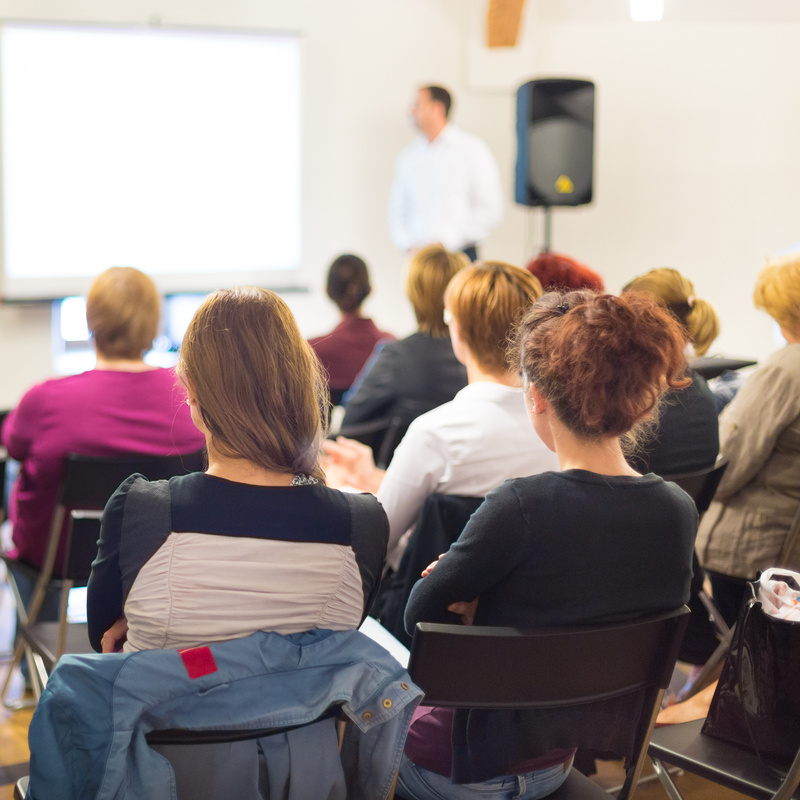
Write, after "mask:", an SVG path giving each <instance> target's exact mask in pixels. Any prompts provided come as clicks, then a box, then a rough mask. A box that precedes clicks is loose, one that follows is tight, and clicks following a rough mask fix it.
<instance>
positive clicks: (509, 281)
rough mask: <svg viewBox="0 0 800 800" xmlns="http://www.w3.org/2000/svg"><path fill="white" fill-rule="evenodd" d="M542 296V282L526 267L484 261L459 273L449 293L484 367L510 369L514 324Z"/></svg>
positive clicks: (458, 319) (472, 349)
mask: <svg viewBox="0 0 800 800" xmlns="http://www.w3.org/2000/svg"><path fill="white" fill-rule="evenodd" d="M541 296H542V285H541V284H540V283H539V281H538V280H537V279H536V278H534V276H533V275H531V273H530V272H528V271H527V270H524V269H522V267H515V266H513V265H512V264H506V263H504V262H502V261H480V262H478V263H477V264H473V265H472V266H471V267H468V268H467V269H465V270H462V271H461V272H459V274H458V275H456V277H455V278H453V280H452V281H451V282H450V285H449V286H448V287H447V292H446V293H445V304H446V305H447V307H448V308H449V309H450V311H451V312H452V314H453V318H454V320H455V321H456V323H457V324H458V333H459V336H460V338H461V340H462V341H463V342H464V344H465V345H466V346H467V347H468V348H469V350H470V352H471V353H472V355H473V356H474V357H475V359H476V361H477V362H478V364H479V365H480V366H481V368H482V369H485V370H487V371H488V372H493V373H500V372H503V373H505V372H508V370H509V364H508V361H507V355H506V354H507V350H508V343H509V339H510V337H511V335H512V333H513V331H514V326H515V325H516V323H517V322H518V321H519V319H520V318H521V317H522V315H523V314H524V313H525V310H526V309H527V308H528V306H530V304H531V303H533V302H534V301H535V300H537V299H538V298H539V297H541Z"/></svg>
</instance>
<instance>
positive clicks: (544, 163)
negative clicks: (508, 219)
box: [514, 78, 594, 206]
mask: <svg viewBox="0 0 800 800" xmlns="http://www.w3.org/2000/svg"><path fill="white" fill-rule="evenodd" d="M593 171H594V84H593V83H592V82H591V81H581V80H572V79H569V78H547V79H544V80H538V81H528V82H527V83H524V84H523V85H522V86H520V87H519V89H517V169H516V176H515V184H514V199H515V200H516V201H517V202H518V203H521V204H522V205H526V206H580V205H583V204H584V203H591V201H592V186H593V179H592V173H593Z"/></svg>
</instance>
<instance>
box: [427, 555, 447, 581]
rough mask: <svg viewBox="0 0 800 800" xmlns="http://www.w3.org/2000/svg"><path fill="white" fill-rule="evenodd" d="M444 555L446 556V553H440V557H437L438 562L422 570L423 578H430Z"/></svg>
mask: <svg viewBox="0 0 800 800" xmlns="http://www.w3.org/2000/svg"><path fill="white" fill-rule="evenodd" d="M443 555H444V553H439V556H438V557H437V559H436V561H431V563H430V564H428V566H427V567H425V569H424V570H422V577H423V578H427V577H428V575H430V574H431V572H433V569H434V567H435V566H436V565H437V564H438V563H439V559H440V558H441V557H442V556H443Z"/></svg>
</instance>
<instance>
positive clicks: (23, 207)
mask: <svg viewBox="0 0 800 800" xmlns="http://www.w3.org/2000/svg"><path fill="white" fill-rule="evenodd" d="M0 101H1V108H0V113H2V117H1V118H0V133H1V135H2V255H3V287H2V294H3V297H4V299H12V300H13V299H37V298H39V299H47V298H57V297H64V296H69V295H75V294H81V293H83V292H85V291H86V288H87V286H88V283H89V281H90V279H91V277H93V276H95V275H97V274H98V273H99V272H101V271H102V270H104V269H106V268H107V267H110V266H134V267H138V268H139V269H141V270H144V271H145V272H147V273H148V274H150V275H151V276H152V277H153V278H154V280H155V281H156V283H157V284H158V286H159V288H160V289H161V290H162V291H163V292H167V293H171V292H197V291H200V292H202V291H208V290H211V289H215V288H218V287H221V286H232V285H236V284H242V283H249V284H258V285H263V286H274V285H280V286H286V285H291V284H292V283H293V278H294V274H293V273H295V274H296V270H298V269H299V267H300V222H301V220H300V217H301V210H300V52H299V43H298V41H297V39H296V37H292V36H282V35H267V34H261V33H232V32H221V31H198V30H180V29H160V28H136V27H130V28H124V27H120V28H110V27H103V26H62V25H58V26H56V25H39V24H35V25H34V24H18V23H6V24H3V25H2V26H0Z"/></svg>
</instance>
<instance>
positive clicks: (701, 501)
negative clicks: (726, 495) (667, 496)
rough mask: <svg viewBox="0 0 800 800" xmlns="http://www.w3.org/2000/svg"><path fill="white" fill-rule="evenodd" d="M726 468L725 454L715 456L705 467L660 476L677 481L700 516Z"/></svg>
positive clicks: (706, 507) (710, 499) (711, 498)
mask: <svg viewBox="0 0 800 800" xmlns="http://www.w3.org/2000/svg"><path fill="white" fill-rule="evenodd" d="M727 468H728V459H727V458H725V456H717V460H716V462H715V463H714V464H713V465H712V466H710V467H706V468H705V469H698V470H695V471H694V472H684V473H682V474H680V475H662V477H663V478H664V480H665V481H672V482H673V483H677V484H678V486H680V487H681V489H683V491H684V492H686V494H688V495H689V497H691V498H692V500H694V504H695V505H696V506H697V513H698V514H699V515H700V516H701V517H702V516H703V514H704V513H705V512H706V510H707V509H708V507H709V506H710V505H711V501H712V500H713V499H714V493H715V492H716V491H717V487H718V486H719V482H720V481H721V480H722V476H723V475H724V474H725V470H726V469H727Z"/></svg>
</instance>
